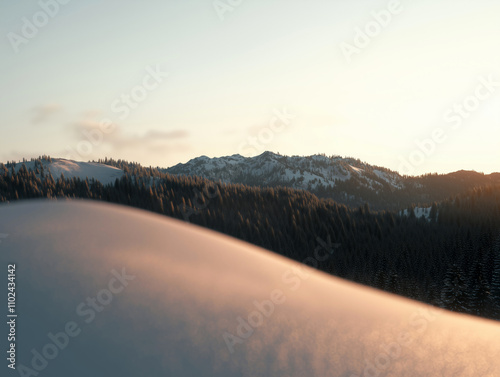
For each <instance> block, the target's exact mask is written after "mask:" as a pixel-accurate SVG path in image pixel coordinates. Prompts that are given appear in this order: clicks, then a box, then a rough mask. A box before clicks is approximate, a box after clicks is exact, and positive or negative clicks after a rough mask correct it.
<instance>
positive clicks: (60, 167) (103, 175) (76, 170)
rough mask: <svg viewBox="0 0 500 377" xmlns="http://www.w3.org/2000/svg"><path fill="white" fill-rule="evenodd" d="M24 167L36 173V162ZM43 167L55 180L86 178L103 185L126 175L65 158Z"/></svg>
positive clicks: (117, 170)
mask: <svg viewBox="0 0 500 377" xmlns="http://www.w3.org/2000/svg"><path fill="white" fill-rule="evenodd" d="M24 165H26V168H27V169H28V170H33V171H36V166H35V162H33V161H29V162H25V163H24ZM22 166H23V163H22V162H19V163H17V164H16V167H15V169H16V171H19V169H21V167H22ZM43 167H44V170H45V173H46V174H48V172H49V171H50V173H51V174H52V177H53V178H54V179H57V178H59V177H60V176H61V174H64V177H66V178H80V179H82V180H84V179H85V178H89V179H92V178H94V179H95V180H97V181H99V182H101V183H102V184H103V185H107V184H110V183H114V182H115V180H116V179H117V178H118V179H119V178H121V177H122V176H123V175H124V172H123V170H121V169H118V168H115V167H113V166H108V165H104V164H98V163H93V162H81V161H73V160H66V159H63V158H52V162H48V161H45V160H44V162H43ZM39 170H40V169H39Z"/></svg>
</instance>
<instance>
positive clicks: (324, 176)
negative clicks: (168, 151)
mask: <svg viewBox="0 0 500 377" xmlns="http://www.w3.org/2000/svg"><path fill="white" fill-rule="evenodd" d="M167 172H169V173H171V174H180V175H197V176H201V177H204V178H208V179H212V180H221V181H223V182H230V183H243V184H253V185H259V186H265V185H269V186H273V185H278V184H281V185H285V186H290V187H293V188H297V189H308V190H313V191H314V190H316V189H318V188H320V187H321V186H323V187H328V186H332V187H334V186H335V185H336V182H339V181H346V180H349V179H353V180H355V181H357V182H359V184H360V185H362V186H365V187H367V188H370V189H372V190H375V191H376V190H379V189H381V188H383V187H387V186H389V187H391V188H393V189H397V188H401V187H402V185H403V179H402V177H401V176H400V175H399V174H398V173H396V172H392V171H390V170H388V169H385V168H380V167H375V166H371V165H368V164H365V163H362V162H361V161H359V160H356V159H353V158H342V157H339V156H333V157H326V156H323V155H314V156H308V157H300V156H292V157H288V156H280V155H277V154H274V153H272V152H264V153H263V154H261V155H259V156H257V157H243V156H241V155H238V154H236V155H233V156H227V157H220V158H208V157H206V156H202V157H198V158H195V159H193V160H190V161H189V162H187V163H185V164H178V165H176V166H173V167H171V168H169V169H167Z"/></svg>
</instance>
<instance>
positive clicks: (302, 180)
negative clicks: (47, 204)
mask: <svg viewBox="0 0 500 377" xmlns="http://www.w3.org/2000/svg"><path fill="white" fill-rule="evenodd" d="M40 161H41V162H40ZM108 161H109V162H108ZM23 164H24V165H25V166H26V168H27V170H28V171H34V172H35V174H37V175H40V176H41V175H47V174H48V173H49V172H50V174H51V175H52V176H53V177H54V178H58V177H60V176H61V174H63V175H64V176H65V177H66V178H72V177H75V178H80V179H85V178H89V179H92V178H93V179H95V180H97V181H99V182H101V183H102V184H110V183H114V182H115V180H116V179H120V178H121V177H122V176H123V175H125V174H130V175H134V169H133V166H135V165H136V164H130V163H127V162H123V161H121V164H120V165H119V166H120V167H121V168H118V167H116V164H114V163H113V162H112V160H107V159H106V160H100V161H99V162H77V161H71V160H65V159H60V158H52V159H41V160H39V162H35V161H25V162H19V163H16V164H15V169H16V171H18V170H19V169H21V167H22V166H23ZM110 165H112V166H110ZM6 166H7V167H8V168H12V167H13V166H14V164H12V163H9V164H7V165H6ZM128 166H130V167H131V168H130V169H128V168H126V167H128ZM156 169H157V170H158V171H159V172H161V173H168V174H172V175H182V176H197V177H203V178H206V179H209V180H212V181H217V182H218V181H221V182H223V183H235V184H243V185H248V186H256V187H279V186H282V187H288V188H293V189H298V190H307V191H310V192H311V193H313V194H315V195H317V196H318V197H320V198H329V199H333V200H335V201H336V202H338V203H341V204H345V205H348V206H350V207H358V206H361V205H364V204H365V203H367V204H369V206H370V207H371V208H372V209H375V210H393V211H398V210H402V209H406V208H408V207H409V206H411V205H413V204H416V205H419V206H421V207H425V208H428V207H430V205H431V204H432V203H434V202H439V201H442V200H444V199H447V198H449V197H452V196H455V195H458V194H462V193H464V192H466V191H467V190H470V189H472V188H475V187H481V186H486V185H491V184H500V173H493V174H489V175H485V174H482V173H477V172H475V171H463V170H462V171H458V172H455V173H450V174H427V175H422V176H418V177H408V176H402V175H400V174H399V173H397V172H395V171H392V170H390V169H387V168H384V167H380V166H374V165H370V164H367V163H365V162H362V161H360V160H359V159H354V158H348V157H340V156H331V157H327V156H325V155H313V156H307V157H301V156H291V157H290V156H282V155H279V154H275V153H272V152H264V153H263V154H261V155H259V156H256V157H243V156H241V155H238V154H236V155H232V156H226V157H220V158H209V157H206V156H201V157H198V158H195V159H192V160H190V161H189V162H187V163H185V164H178V165H175V166H173V167H170V168H166V169H165V168H156ZM125 170H126V171H125ZM0 173H1V170H0ZM152 183H153V181H150V184H152Z"/></svg>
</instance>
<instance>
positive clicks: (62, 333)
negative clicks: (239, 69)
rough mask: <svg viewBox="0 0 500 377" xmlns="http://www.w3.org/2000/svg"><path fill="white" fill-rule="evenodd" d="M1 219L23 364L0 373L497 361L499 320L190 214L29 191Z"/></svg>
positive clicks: (499, 364) (103, 374) (255, 372)
mask: <svg viewBox="0 0 500 377" xmlns="http://www.w3.org/2000/svg"><path fill="white" fill-rule="evenodd" d="M47 219H50V221H47ZM0 232H2V233H5V234H8V236H7V237H6V238H3V241H2V243H1V244H0V266H1V269H0V281H2V282H4V283H3V284H4V286H3V287H4V288H3V289H5V292H6V293H7V282H8V280H7V274H8V266H9V265H13V264H14V265H15V274H16V279H15V283H16V313H17V314H18V315H19V317H18V318H17V322H16V327H15V331H16V346H15V357H16V367H17V371H13V370H9V369H7V367H6V364H7V363H8V361H7V360H6V358H5V357H4V358H3V363H5V364H4V365H2V369H3V370H4V372H3V374H2V375H6V376H18V375H21V376H38V377H43V376H53V377H66V376H73V377H87V376H93V377H109V376H123V377H127V376H130V377H132V376H133V377H135V376H151V377H156V376H158V377H160V376H161V377H163V376H176V377H187V376H208V377H210V376H214V377H215V376H217V377H229V376H277V377H280V376H292V377H295V376H297V377H303V376H325V377H326V376H339V377H360V376H365V377H368V376H370V377H372V376H409V377H414V376H436V375H439V376H445V377H446V376H450V377H451V376H453V377H458V376H492V377H496V376H499V375H500V357H499V356H500V343H499V339H500V326H499V325H498V323H496V322H495V323H494V322H490V321H486V320H481V319H478V318H473V317H469V316H464V315H458V314H452V313H448V312H443V311H438V310H436V309H433V308H431V307H428V306H425V305H423V304H420V303H417V302H412V301H409V300H406V299H401V298H398V297H395V296H391V295H388V294H385V293H382V292H379V291H375V290H372V289H369V288H365V287H361V286H358V285H355V284H352V283H348V282H345V281H342V280H340V279H337V278H334V277H331V276H328V275H325V274H322V273H319V272H317V271H315V270H311V269H309V268H306V267H303V266H302V265H299V264H297V263H295V262H292V261H290V260H287V259H285V258H282V257H279V256H277V255H274V254H271V253H269V252H266V251H264V250H261V249H258V248H256V247H253V246H250V245H248V244H245V243H243V242H240V241H237V240H234V239H231V238H229V237H226V236H223V235H220V234H217V233H214V232H211V231H208V230H204V229H201V228H198V227H194V226H191V225H189V224H186V223H181V222H178V221H175V220H172V219H167V218H165V217H160V216H157V215H153V214H151V213H147V212H144V211H139V210H135V209H131V208H126V207H119V206H113V205H109V204H104V203H96V202H81V201H69V202H68V201H57V202H42V201H38V202H33V201H32V202H24V203H17V204H10V205H1V206H0ZM311 257H314V256H313V255H312V256H311ZM321 257H322V258H324V257H325V256H324V255H322V256H321ZM11 270H12V268H11ZM6 298H7V295H6V294H5V299H6ZM5 305H6V301H5ZM6 338H7V333H5V337H4V338H3V341H2V344H3V348H4V350H7V349H8V348H6V347H7V341H6ZM9 347H10V346H9ZM28 368H29V369H28Z"/></svg>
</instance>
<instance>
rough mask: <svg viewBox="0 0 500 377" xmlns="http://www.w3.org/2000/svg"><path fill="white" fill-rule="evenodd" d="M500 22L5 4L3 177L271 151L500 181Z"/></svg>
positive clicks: (167, 5)
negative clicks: (35, 160)
mask: <svg viewBox="0 0 500 377" xmlns="http://www.w3.org/2000/svg"><path fill="white" fill-rule="evenodd" d="M62 3H66V4H62ZM44 4H46V5H44ZM230 4H233V5H230ZM238 4H239V5H238ZM44 9H45V10H44ZM377 14H378V16H377ZM499 15H500V2H499V1H498V0H489V1H488V0H475V1H465V0H453V1H451V0H449V1H448V0H441V1H440V0H419V1H401V2H398V1H397V0H394V1H392V2H391V1H363V0H353V1H347V0H343V1H339V0H337V1H332V0H328V1H326V0H325V1H320V0H311V1H307V2H306V1H299V0H287V1H285V0H273V1H269V0H252V1H249V0H247V1H245V0H243V1H240V2H238V0H216V1H213V0H203V1H202V0H191V1H186V0H184V1H182V0H162V1H153V0H149V1H141V2H138V1H120V2H111V1H95V0H86V1H85V2H77V1H76V0H72V1H71V0H70V1H68V0H64V1H63V0H60V2H56V0H41V1H40V2H37V1H24V2H18V1H9V2H2V3H1V4H0V28H1V30H0V32H1V34H2V35H3V38H2V42H1V43H0V56H1V57H2V59H1V60H0V75H1V76H0V77H1V80H0V83H1V86H0V90H1V102H0V104H1V105H0V106H1V112H0V114H1V115H0V117H1V118H0V132H1V135H2V137H1V138H0V161H4V162H5V161H7V160H19V159H21V158H23V157H26V158H29V157H33V156H38V155H41V154H49V155H51V156H53V157H67V158H72V159H75V160H83V161H87V160H89V159H97V158H104V157H106V156H107V157H113V158H122V159H126V160H129V161H137V162H140V163H142V164H145V165H154V166H157V165H158V166H162V167H168V166H172V165H175V164H177V163H178V162H185V161H187V160H189V159H191V158H194V157H198V156H200V155H207V156H210V157H219V156H224V155H232V154H235V153H240V154H243V155H245V156H253V155H258V154H260V153H262V152H264V151H265V150H271V151H274V152H279V153H281V154H286V155H311V154H318V153H325V154H327V155H342V156H351V157H355V158H359V159H361V160H363V161H366V162H368V163H371V164H376V165H380V166H385V167H388V168H390V169H393V170H398V171H400V172H403V173H405V174H406V173H409V174H421V173H426V172H440V173H445V172H450V171H456V170H460V169H474V170H477V171H483V172H485V173H489V172H493V171H500V166H499V165H500V49H499V48H498V47H499V41H500V22H498V17H499ZM33 25H34V26H33ZM33 28H34V29H33ZM359 30H361V31H362V32H363V34H364V35H365V36H364V37H359V32H358V31H359ZM365 33H368V34H369V35H368V36H367V35H366V34H365ZM370 34H371V36H370ZM356 37H357V38H356ZM363 39H364V40H363ZM363 42H364V43H365V44H366V46H365V45H363ZM277 112H278V113H279V112H281V113H283V112H285V113H289V114H292V115H293V116H294V117H293V119H292V118H285V122H283V121H282V120H280V118H276V115H275V114H276V113H277ZM281 119H282V118H281ZM111 123H112V124H111ZM110 124H111V125H110ZM104 131H106V132H104ZM433 136H434V138H435V140H439V142H438V141H432V142H430V143H429V142H423V141H424V140H426V139H432V137H433ZM252 137H254V138H255V139H253V141H252V139H251V138H252ZM249 138H250V139H249ZM419 141H420V142H421V143H420V144H421V147H420V148H421V149H426V148H427V151H426V152H427V153H426V154H424V152H422V151H420V149H418V146H417V144H418V142H419ZM402 159H404V160H406V161H408V162H407V163H405V164H402V163H401V161H402Z"/></svg>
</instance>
